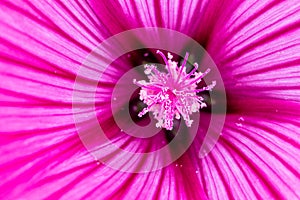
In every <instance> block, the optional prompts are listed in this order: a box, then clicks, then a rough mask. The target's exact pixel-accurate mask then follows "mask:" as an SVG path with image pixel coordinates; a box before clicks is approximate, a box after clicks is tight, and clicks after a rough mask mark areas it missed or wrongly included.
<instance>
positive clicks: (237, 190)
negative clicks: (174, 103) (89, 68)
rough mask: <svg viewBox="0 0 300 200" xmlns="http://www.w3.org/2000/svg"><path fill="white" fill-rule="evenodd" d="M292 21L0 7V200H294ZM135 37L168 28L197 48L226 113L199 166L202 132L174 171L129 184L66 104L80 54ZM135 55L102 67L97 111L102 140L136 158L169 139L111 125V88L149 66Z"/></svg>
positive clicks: (295, 12)
mask: <svg viewBox="0 0 300 200" xmlns="http://www.w3.org/2000/svg"><path fill="white" fill-rule="evenodd" d="M299 15H300V3H298V2H297V1H265V2H262V1H238V0H232V1H217V0H213V1H205V0H203V1H181V0H178V1H137V2H130V3H129V2H125V1H93V0H91V1H88V2H76V1H74V2H73V1H70V2H67V1H19V0H18V1H3V2H2V3H1V5H0V16H1V18H0V23H1V25H0V29H1V30H0V33H1V35H0V40H1V43H0V48H1V53H0V54H1V65H0V78H1V79H0V80H1V82H0V91H1V92H0V96H1V98H0V117H1V120H0V133H1V134H0V143H1V149H0V154H1V162H0V173H1V182H0V191H1V193H0V197H1V198H2V199H299V198H300V192H299V188H300V179H299V178H300V171H299V164H300V162H299V154H300V150H299V148H300V140H299V133H300V114H299V113H300V85H299V78H300V28H299V27H300V21H299ZM138 27H164V28H168V29H172V30H176V31H179V32H181V33H184V34H187V35H188V36H190V37H192V38H194V39H195V40H197V41H198V42H199V43H200V44H201V45H203V46H204V47H205V49H206V50H207V51H208V52H209V54H210V55H211V56H212V58H213V60H214V61H215V63H216V65H217V66H218V69H219V71H220V73H221V75H222V78H223V81H224V85H225V87H226V95H227V109H228V110H227V116H226V122H225V125H224V128H223V130H222V133H221V136H220V138H219V140H218V141H217V144H216V145H215V147H214V148H213V150H212V151H211V152H209V153H208V154H207V156H205V157H204V158H199V156H198V152H199V146H200V143H201V141H202V139H203V138H201V131H199V134H198V135H197V137H196V139H195V141H194V142H193V144H192V145H191V147H190V148H189V149H188V151H186V152H185V153H184V154H183V155H182V156H181V157H180V158H179V159H177V160H176V161H175V162H174V163H172V164H170V165H168V166H167V167H165V168H163V169H160V170H157V171H153V172H149V173H137V174H135V173H126V172H120V171H118V170H114V169H111V168H110V167H107V166H105V165H104V164H102V163H101V162H99V161H95V159H94V157H93V156H92V155H91V154H90V153H89V152H88V151H87V150H86V148H85V146H84V145H83V143H82V141H81V139H80V137H79V135H78V130H77V129H76V126H75V122H74V119H73V109H72V104H73V102H72V94H73V86H74V82H75V79H76V77H77V78H78V76H77V75H78V71H79V70H80V67H81V64H82V63H83V62H84V61H85V59H86V57H87V56H88V54H89V53H90V52H91V51H92V50H93V49H94V48H95V47H96V46H97V45H99V44H100V43H101V42H102V41H104V40H105V39H107V38H108V37H110V36H112V35H115V34H117V33H120V32H123V31H125V30H129V29H132V28H138ZM187 51H189V50H187ZM109 53H110V52H109ZM109 53H108V55H109ZM144 53H145V52H142V53H141V51H135V52H133V53H132V54H130V55H131V57H130V58H129V59H128V58H126V56H124V57H121V58H119V59H117V60H116V62H115V63H113V64H112V65H110V66H109V73H106V74H104V76H103V77H102V79H101V81H100V83H99V84H98V91H97V95H96V102H95V107H96V112H97V116H98V117H99V121H100V124H101V125H102V126H103V129H104V130H105V132H106V134H108V136H109V138H110V139H111V140H112V141H114V142H115V143H116V144H118V145H119V146H121V147H123V148H124V149H129V150H133V151H136V152H146V151H148V150H155V149H158V148H160V147H161V146H162V145H163V144H161V141H165V142H166V143H167V142H169V141H170V140H171V139H172V137H173V135H172V133H170V132H168V131H161V133H160V134H158V135H156V136H154V137H153V138H152V139H151V141H150V142H149V141H145V140H144V139H135V138H132V137H129V136H126V135H125V134H124V133H122V131H120V128H119V127H118V126H117V124H116V123H115V121H114V119H113V118H112V115H111V114H112V110H111V107H110V101H111V96H112V95H111V93H112V89H113V86H114V84H115V83H116V82H117V81H118V79H119V78H120V77H121V76H122V75H123V74H124V73H125V72H126V71H128V70H129V69H130V68H132V67H133V66H135V65H136V64H141V63H143V61H147V62H148V60H147V59H148V57H151V56H152V55H151V54H150V53H151V51H150V52H146V54H147V55H150V56H146V57H145V56H143V55H144ZM100 56H105V55H104V54H103V55H100ZM151 59H152V60H155V58H153V57H151ZM135 62H136V63H135ZM79 78H82V79H83V80H85V86H84V87H82V91H79V92H83V93H89V92H90V90H89V89H90V84H92V83H94V81H95V80H93V79H92V78H91V77H89V76H87V75H85V74H80V76H79ZM138 78H139V77H137V80H139V79H138ZM103 80H104V81H103ZM217 84H218V83H217ZM87 101H88V100H87ZM217 103H220V102H217ZM136 104H138V103H136V102H134V105H136ZM80 105H81V106H82V107H84V106H85V105H86V102H82V103H81V104H80ZM131 108H132V109H134V108H135V107H134V106H132V107H131ZM131 112H132V113H135V112H136V110H133V111H131ZM82 114H83V115H86V116H89V113H82ZM206 114H209V112H207V113H206ZM204 115H205V113H204ZM133 118H134V116H133ZM206 119H207V118H205V117H204V119H203V120H201V121H200V123H204V124H205V123H206V122H205V120H206ZM145 120H146V119H145ZM136 121H137V123H143V120H139V119H138V118H136ZM90 124H91V122H90V120H89V118H88V117H87V118H85V120H84V121H83V123H82V125H83V126H84V128H85V129H87V130H90V129H92V128H93V126H90ZM91 131H92V130H91ZM165 138H166V139H165ZM103 153H105V152H103ZM146 164H147V163H146Z"/></svg>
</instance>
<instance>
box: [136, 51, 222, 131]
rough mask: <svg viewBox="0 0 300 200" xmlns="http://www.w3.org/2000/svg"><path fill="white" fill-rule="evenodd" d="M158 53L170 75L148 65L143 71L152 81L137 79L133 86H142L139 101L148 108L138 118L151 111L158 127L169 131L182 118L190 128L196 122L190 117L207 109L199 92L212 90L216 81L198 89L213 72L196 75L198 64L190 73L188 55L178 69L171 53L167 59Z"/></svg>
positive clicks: (208, 70)
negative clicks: (187, 70)
mask: <svg viewBox="0 0 300 200" xmlns="http://www.w3.org/2000/svg"><path fill="white" fill-rule="evenodd" d="M157 53H158V54H160V55H161V56H162V58H163V59H164V62H165V65H166V70H167V73H166V72H160V71H159V70H158V69H157V67H156V66H155V65H148V64H146V65H145V71H144V72H145V74H146V75H147V77H148V79H149V82H146V81H145V80H140V81H136V80H134V83H135V84H136V85H138V86H140V87H141V90H140V100H141V101H143V102H144V103H145V104H146V105H147V107H146V108H144V109H143V110H142V111H141V112H140V113H139V114H138V116H139V117H142V116H143V115H145V114H146V113H147V112H152V113H153V115H154V118H155V119H157V121H158V122H157V123H156V127H158V128H165V129H167V130H172V129H173V121H174V119H180V118H181V117H182V118H183V120H184V121H185V124H186V126H187V127H190V126H191V125H192V123H193V120H191V119H190V115H191V114H192V113H195V112H199V110H200V109H201V108H203V107H206V106H207V105H206V103H205V102H203V101H204V99H203V97H201V96H199V95H197V93H200V92H203V91H210V90H212V88H213V87H214V86H215V85H216V82H215V81H213V82H212V84H211V85H208V86H206V87H203V88H201V89H197V84H198V83H200V82H201V80H202V78H203V77H204V76H205V75H206V74H208V73H209V72H210V69H207V70H206V71H205V72H204V73H201V72H197V69H198V64H197V63H195V64H194V68H193V69H192V71H191V72H189V73H187V72H186V63H187V60H188V56H189V54H188V53H186V55H185V58H184V60H183V63H182V65H181V66H179V67H178V63H177V62H175V61H172V59H173V56H172V55H171V54H170V53H168V59H167V58H166V57H165V55H164V54H163V53H162V52H160V51H157Z"/></svg>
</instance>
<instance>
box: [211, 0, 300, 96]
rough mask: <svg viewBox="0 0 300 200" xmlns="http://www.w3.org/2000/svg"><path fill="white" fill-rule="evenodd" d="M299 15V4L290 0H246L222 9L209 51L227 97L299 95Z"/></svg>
mask: <svg viewBox="0 0 300 200" xmlns="http://www.w3.org/2000/svg"><path fill="white" fill-rule="evenodd" d="M228 13H230V15H228ZM299 15H300V4H299V2H293V1H276V2H273V1H266V2H264V3H262V2H260V3H258V2H248V1H247V2H243V3H241V5H239V6H238V7H237V8H236V9H235V10H225V11H224V13H223V17H222V16H221V17H220V20H219V22H218V23H217V24H215V27H214V31H213V33H212V35H211V37H210V41H209V45H208V51H209V52H210V53H211V55H212V56H213V58H214V60H215V62H216V64H217V65H218V66H219V69H220V71H221V74H222V75H223V79H224V81H225V85H226V87H227V89H228V90H227V91H228V94H229V98H230V96H234V98H240V97H242V96H247V97H255V98H260V97H269V98H279V99H290V100H296V101H299V100H300V93H299V92H298V91H299V89H300V88H299V84H297V83H298V82H299V78H300V71H299V67H300V60H299V58H300V54H299V52H300V28H299V25H300V21H299ZM226 16H227V17H226ZM221 33H222V34H221Z"/></svg>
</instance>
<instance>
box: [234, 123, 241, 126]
mask: <svg viewBox="0 0 300 200" xmlns="http://www.w3.org/2000/svg"><path fill="white" fill-rule="evenodd" d="M235 125H236V126H237V127H243V124H241V123H235Z"/></svg>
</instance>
